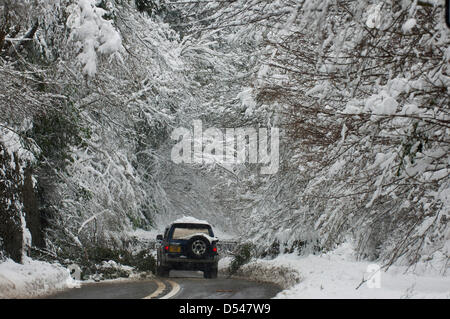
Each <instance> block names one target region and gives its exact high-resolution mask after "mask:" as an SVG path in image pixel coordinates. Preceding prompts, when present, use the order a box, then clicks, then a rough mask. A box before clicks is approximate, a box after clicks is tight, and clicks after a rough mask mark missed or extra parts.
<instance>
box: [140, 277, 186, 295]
mask: <svg viewBox="0 0 450 319" xmlns="http://www.w3.org/2000/svg"><path fill="white" fill-rule="evenodd" d="M155 282H156V285H157V288H156V290H155V291H154V292H153V293H152V294H151V295H148V296H147V297H144V298H143V299H170V298H172V297H174V296H175V295H176V294H177V293H178V292H179V291H180V290H181V287H180V285H179V284H177V283H176V282H175V281H173V280H169V279H167V282H168V283H169V284H170V286H171V287H172V289H171V290H170V291H169V292H168V293H167V294H165V295H163V296H161V297H159V296H160V295H161V294H162V293H163V291H164V290H165V289H166V284H165V283H164V282H163V281H161V280H158V279H155Z"/></svg>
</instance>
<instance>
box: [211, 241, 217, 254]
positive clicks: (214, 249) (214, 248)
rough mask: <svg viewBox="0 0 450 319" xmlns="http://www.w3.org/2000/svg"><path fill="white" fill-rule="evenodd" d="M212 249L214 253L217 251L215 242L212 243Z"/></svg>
mask: <svg viewBox="0 0 450 319" xmlns="http://www.w3.org/2000/svg"><path fill="white" fill-rule="evenodd" d="M212 251H213V252H214V253H217V246H216V243H213V245H212Z"/></svg>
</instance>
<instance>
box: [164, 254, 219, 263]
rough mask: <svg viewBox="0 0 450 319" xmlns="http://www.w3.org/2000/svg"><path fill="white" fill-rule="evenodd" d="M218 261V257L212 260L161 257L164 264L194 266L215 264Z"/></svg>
mask: <svg viewBox="0 0 450 319" xmlns="http://www.w3.org/2000/svg"><path fill="white" fill-rule="evenodd" d="M218 261H219V256H218V255H216V256H213V258H208V259H192V258H185V257H180V256H170V255H166V256H164V257H163V262H164V263H170V264H172V263H194V264H213V263H217V262H218Z"/></svg>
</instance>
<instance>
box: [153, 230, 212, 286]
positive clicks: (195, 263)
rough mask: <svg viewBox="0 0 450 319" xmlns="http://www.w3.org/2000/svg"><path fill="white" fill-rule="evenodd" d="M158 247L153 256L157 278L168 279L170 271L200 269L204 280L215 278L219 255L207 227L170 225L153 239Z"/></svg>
mask: <svg viewBox="0 0 450 319" xmlns="http://www.w3.org/2000/svg"><path fill="white" fill-rule="evenodd" d="M156 239H157V240H158V241H160V243H161V245H159V247H158V254H157V275H158V276H162V277H168V276H169V272H170V270H172V269H176V270H200V271H203V276H204V277H205V278H217V268H218V262H219V254H218V252H217V245H216V243H217V241H218V239H217V238H215V237H214V233H213V230H212V227H211V225H209V224H207V223H197V222H195V223H194V222H174V223H173V224H171V225H170V226H169V227H167V228H166V230H165V232H164V235H158V236H157V237H156Z"/></svg>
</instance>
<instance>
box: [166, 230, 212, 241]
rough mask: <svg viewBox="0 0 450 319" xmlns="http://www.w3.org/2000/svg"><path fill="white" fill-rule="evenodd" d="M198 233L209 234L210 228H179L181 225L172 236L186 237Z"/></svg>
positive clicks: (177, 237)
mask: <svg viewBox="0 0 450 319" xmlns="http://www.w3.org/2000/svg"><path fill="white" fill-rule="evenodd" d="M198 233H200V234H206V235H209V232H208V229H206V228H179V227H177V228H175V229H174V230H173V235H172V238H173V239H183V238H186V237H189V236H191V235H194V234H198Z"/></svg>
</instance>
